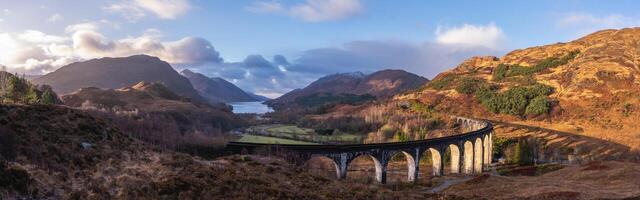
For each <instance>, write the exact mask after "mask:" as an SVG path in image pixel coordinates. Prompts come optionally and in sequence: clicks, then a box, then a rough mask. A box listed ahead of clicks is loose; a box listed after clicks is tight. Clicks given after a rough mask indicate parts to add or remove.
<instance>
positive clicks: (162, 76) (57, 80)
mask: <svg viewBox="0 0 640 200" xmlns="http://www.w3.org/2000/svg"><path fill="white" fill-rule="evenodd" d="M140 81H146V82H161V83H163V84H164V85H165V86H166V87H167V88H169V89H170V90H171V91H173V92H174V93H176V94H178V95H181V96H185V97H188V98H191V99H192V100H194V101H204V99H203V98H202V97H201V96H200V95H198V92H197V91H196V90H195V89H193V86H192V85H191V83H190V82H189V80H188V79H187V78H185V77H183V76H181V75H180V74H179V73H178V72H176V71H175V70H174V69H173V68H172V67H171V65H169V63H167V62H164V61H162V60H160V59H158V58H156V57H151V56H147V55H135V56H129V57H120V58H100V59H93V60H88V61H84V62H76V63H72V64H70V65H67V66H64V67H61V68H60V69H58V70H56V71H54V72H52V73H49V74H46V75H44V76H42V77H39V78H36V79H34V80H32V82H33V83H35V84H39V85H42V84H47V85H51V87H53V89H54V90H55V91H56V92H57V93H59V94H69V93H71V92H74V91H76V90H78V89H80V88H86V87H98V88H103V89H117V88H122V87H126V86H130V85H133V84H136V83H138V82H140Z"/></svg>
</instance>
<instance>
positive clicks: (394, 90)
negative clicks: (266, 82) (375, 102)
mask: <svg viewBox="0 0 640 200" xmlns="http://www.w3.org/2000/svg"><path fill="white" fill-rule="evenodd" d="M427 81H428V80H427V79H426V78H424V77H421V76H418V75H415V74H412V73H409V72H406V71H404V70H381V71H377V72H375V73H372V74H368V75H366V74H363V73H361V72H355V73H342V74H333V75H328V76H325V77H322V78H320V79H318V80H317V81H315V82H313V83H311V84H309V86H307V87H305V88H303V89H296V90H293V91H291V92H289V93H286V94H284V95H282V96H281V97H278V98H276V99H273V100H270V101H267V104H269V105H270V106H272V107H274V108H278V107H282V106H284V105H287V104H289V103H292V102H296V100H298V102H300V100H305V99H307V100H310V99H309V97H312V96H318V97H322V98H325V99H326V98H328V97H330V96H336V97H339V98H345V97H349V98H350V99H348V100H347V101H352V100H354V99H356V100H358V99H370V98H369V97H367V96H366V95H370V96H373V97H391V96H393V95H395V94H398V93H401V92H404V91H407V90H411V89H416V88H418V87H420V86H422V85H424V84H425V83H426V82H427ZM345 94H349V95H345ZM353 95H361V96H353ZM314 104H317V103H316V102H314Z"/></svg>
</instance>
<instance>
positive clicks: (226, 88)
mask: <svg viewBox="0 0 640 200" xmlns="http://www.w3.org/2000/svg"><path fill="white" fill-rule="evenodd" d="M181 74H182V75H183V76H184V77H187V79H189V81H190V82H191V84H192V85H193V87H194V88H195V89H196V91H198V93H199V94H200V95H201V96H203V97H204V98H206V99H207V100H209V101H211V102H250V101H265V100H268V99H269V98H266V97H263V96H259V95H255V94H252V93H248V92H245V91H243V90H242V89H240V88H239V87H237V86H235V85H234V84H233V83H230V82H228V81H226V80H224V79H223V78H219V77H214V78H209V77H207V76H205V75H203V74H200V73H196V72H192V71H191V70H188V69H185V70H183V71H182V72H181Z"/></svg>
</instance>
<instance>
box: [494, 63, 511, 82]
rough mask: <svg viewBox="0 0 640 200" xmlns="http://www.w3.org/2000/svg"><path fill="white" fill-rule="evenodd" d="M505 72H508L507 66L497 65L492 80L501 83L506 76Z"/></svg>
mask: <svg viewBox="0 0 640 200" xmlns="http://www.w3.org/2000/svg"><path fill="white" fill-rule="evenodd" d="M507 71H509V66H508V65H505V64H499V65H498V67H496V70H495V71H493V80H494V81H501V80H502V79H504V78H505V77H506V76H507Z"/></svg>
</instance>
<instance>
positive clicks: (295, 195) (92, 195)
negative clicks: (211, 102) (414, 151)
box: [0, 105, 423, 199]
mask: <svg viewBox="0 0 640 200" xmlns="http://www.w3.org/2000/svg"><path fill="white" fill-rule="evenodd" d="M34 121H38V123H33V122H34ZM411 195H413V196H411ZM412 197H413V198H412ZM421 197H423V195H421V194H408V193H403V192H397V191H396V192H394V191H392V190H391V189H389V188H383V187H380V186H378V185H374V184H368V183H358V182H353V181H336V180H332V179H329V178H325V177H322V176H320V175H315V174H310V173H308V172H304V171H301V170H300V169H299V168H296V167H294V166H291V165H289V164H287V163H285V162H283V161H282V160H280V159H272V158H264V157H246V156H232V157H224V158H219V159H216V160H202V159H199V158H196V157H191V156H189V155H185V154H180V153H174V152H172V151H166V150H163V151H161V150H159V149H157V148H156V147H154V146H151V145H148V144H147V143H144V142H141V141H138V140H136V139H134V138H131V137H130V136H129V134H127V133H123V132H121V131H120V130H118V129H117V128H113V127H111V126H109V125H108V124H107V123H106V121H105V120H103V119H101V118H95V117H93V116H91V115H87V114H85V113H83V112H82V111H79V110H75V109H69V108H65V107H61V106H8V105H0V199H203V198H204V199H267V198H275V199H340V198H348V199H372V198H374V199H380V198H394V199H397V198H403V199H406V198H409V199H415V198H421Z"/></svg>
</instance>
